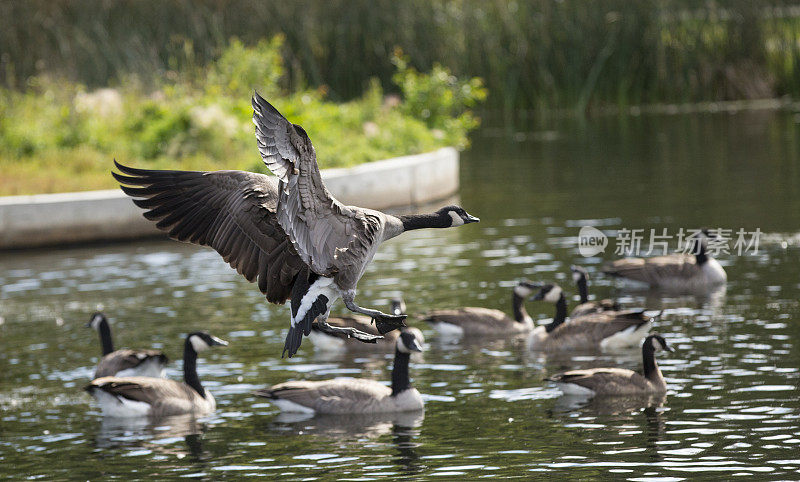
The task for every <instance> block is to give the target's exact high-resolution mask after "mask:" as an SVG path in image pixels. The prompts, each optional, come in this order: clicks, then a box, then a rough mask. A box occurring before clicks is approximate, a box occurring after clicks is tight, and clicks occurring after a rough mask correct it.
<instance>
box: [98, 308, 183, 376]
mask: <svg viewBox="0 0 800 482" xmlns="http://www.w3.org/2000/svg"><path fill="white" fill-rule="evenodd" d="M86 327H87V328H93V329H95V330H97V332H98V333H99V334H100V344H101V345H102V347H103V358H101V359H100V361H99V362H98V363H97V368H96V369H95V371H94V378H100V377H110V376H114V375H116V376H118V377H163V376H164V369H165V368H166V366H167V363H168V362H169V359H168V358H167V356H166V355H164V354H163V353H162V352H161V351H159V350H130V349H122V350H116V351H115V350H114V343H113V342H112V341H111V326H109V324H108V319H107V318H106V315H104V314H103V313H101V312H99V311H98V312H96V313H94V314H92V317H91V319H90V320H89V322H88V323H87V324H86Z"/></svg>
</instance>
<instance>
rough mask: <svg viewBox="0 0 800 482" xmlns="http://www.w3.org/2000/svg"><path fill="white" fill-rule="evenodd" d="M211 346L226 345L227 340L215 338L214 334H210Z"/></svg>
mask: <svg viewBox="0 0 800 482" xmlns="http://www.w3.org/2000/svg"><path fill="white" fill-rule="evenodd" d="M211 346H228V342H227V341H225V340H223V339H221V338H217V337H216V336H214V335H211Z"/></svg>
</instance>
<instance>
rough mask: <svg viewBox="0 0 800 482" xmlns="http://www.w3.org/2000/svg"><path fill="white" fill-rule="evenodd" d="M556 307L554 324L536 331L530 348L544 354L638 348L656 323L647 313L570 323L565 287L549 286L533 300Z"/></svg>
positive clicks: (605, 315)
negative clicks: (563, 288)
mask: <svg viewBox="0 0 800 482" xmlns="http://www.w3.org/2000/svg"><path fill="white" fill-rule="evenodd" d="M533 299H534V300H544V301H546V302H548V303H552V304H554V305H555V306H556V314H555V316H554V317H553V321H552V322H550V323H548V324H547V325H540V326H537V327H536V328H534V329H533V331H532V332H531V334H530V337H529V339H528V341H529V348H531V349H533V350H540V351H551V352H552V351H564V350H597V349H601V350H608V349H618V348H623V347H627V346H634V345H636V344H638V343H640V342H641V341H642V338H644V337H645V336H646V335H647V332H648V331H650V327H651V326H652V323H653V319H654V318H655V317H649V316H647V315H646V314H645V311H644V310H625V311H610V312H605V313H592V314H588V315H584V316H581V317H579V318H575V319H570V320H569V322H566V321H567V300H566V298H565V297H564V293H563V291H562V290H561V287H560V286H558V285H555V284H546V285H544V286H543V287H542V289H541V290H539V292H538V293H536V295H534V297H533Z"/></svg>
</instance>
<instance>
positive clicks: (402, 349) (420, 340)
mask: <svg viewBox="0 0 800 482" xmlns="http://www.w3.org/2000/svg"><path fill="white" fill-rule="evenodd" d="M424 342H425V338H424V337H423V336H422V332H421V331H419V330H418V329H416V328H404V329H403V330H402V332H401V333H400V336H399V337H398V338H397V342H396V344H395V347H396V348H395V355H394V367H393V368H392V385H391V387H387V386H386V385H384V384H382V383H380V382H377V381H375V380H367V379H363V378H334V379H332V380H322V381H294V382H285V383H280V384H278V385H275V386H273V387H271V388H266V389H263V390H259V391H257V392H255V394H256V395H258V396H260V397H266V398H269V399H270V401H271V403H273V404H274V405H276V406H277V407H278V408H279V409H281V410H282V411H284V412H302V413H330V414H346V413H385V412H407V411H411V410H421V409H422V408H423V407H424V402H423V401H422V397H421V396H420V394H419V392H418V391H417V389H416V388H413V387H412V386H411V380H410V379H409V377H408V361H409V358H410V356H411V355H410V354H411V352H412V351H422V349H423V348H422V347H423V344H424Z"/></svg>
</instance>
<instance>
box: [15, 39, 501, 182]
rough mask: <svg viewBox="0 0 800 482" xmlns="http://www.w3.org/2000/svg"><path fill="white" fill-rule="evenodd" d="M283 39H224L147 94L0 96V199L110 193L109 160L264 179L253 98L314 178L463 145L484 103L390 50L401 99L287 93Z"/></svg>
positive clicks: (70, 91) (39, 86)
mask: <svg viewBox="0 0 800 482" xmlns="http://www.w3.org/2000/svg"><path fill="white" fill-rule="evenodd" d="M282 46H283V38H282V37H281V36H275V37H273V38H272V39H271V40H268V41H267V40H262V41H260V42H258V43H256V44H255V45H253V46H246V45H244V44H243V43H242V42H241V41H239V40H238V39H232V41H231V42H230V44H229V46H228V47H227V48H226V49H225V50H224V51H223V52H222V53H221V55H220V57H219V58H218V59H216V60H215V61H213V62H211V63H209V64H207V65H204V66H194V67H187V68H185V69H184V70H180V71H171V72H170V73H168V75H166V76H165V78H164V79H162V80H160V81H159V82H158V83H157V84H156V85H150V84H146V83H143V82H141V79H138V78H136V77H134V76H131V77H129V78H128V79H126V80H125V81H123V82H120V83H119V84H118V85H116V86H114V87H102V88H99V89H94V90H90V89H88V88H87V87H86V86H84V85H82V84H79V83H75V82H72V81H70V80H67V79H64V78H56V77H53V76H51V75H41V76H38V77H35V78H32V79H30V80H29V82H28V87H27V88H26V89H25V90H24V91H16V90H12V89H0V195H19V194H43V193H53V192H72V191H88V190H96V189H110V188H114V187H116V183H115V182H114V180H113V178H112V177H111V176H110V175H109V170H110V169H111V166H112V163H111V160H112V159H113V158H117V159H120V160H122V161H124V162H126V163H128V164H133V165H136V166H140V167H145V168H158V169H185V170H218V169H241V170H248V171H254V172H268V171H267V169H266V166H264V164H263V162H262V161H261V158H260V157H259V156H258V151H257V150H256V146H255V144H256V142H255V138H254V136H253V129H254V128H253V124H252V120H251V119H252V107H251V106H250V99H251V97H252V93H253V90H252V89H253V88H254V87H255V89H256V90H258V91H259V93H261V95H263V96H265V97H266V98H267V99H269V100H270V101H271V102H273V103H274V104H275V106H276V107H277V108H278V109H279V110H280V111H281V112H283V113H284V115H286V116H287V117H288V118H289V119H290V120H292V121H294V122H295V123H297V124H300V125H303V126H304V127H305V128H306V129H308V132H309V134H310V136H311V138H312V140H313V142H314V146H315V148H316V150H317V155H318V159H319V163H320V167H321V168H323V169H324V168H330V167H348V166H353V165H356V164H360V163H363V162H369V161H377V160H381V159H388V158H392V157H398V156H404V155H409V154H418V153H422V152H428V151H433V150H436V149H438V148H440V147H446V146H454V147H458V148H464V147H466V145H467V143H468V138H467V133H468V132H469V131H470V130H472V129H474V128H475V127H477V125H478V123H479V120H478V118H477V117H475V116H474V115H473V114H472V112H471V108H472V107H474V106H475V105H476V104H478V103H479V102H481V101H482V100H483V99H484V98H485V97H486V89H485V88H484V87H483V85H482V82H481V80H480V79H478V78H472V79H467V80H460V79H457V78H456V77H454V76H453V75H452V74H451V73H450V72H449V71H448V70H447V69H445V68H443V67H441V66H438V65H436V66H434V67H433V69H432V70H431V72H429V73H421V72H417V71H416V70H415V69H413V68H411V67H409V66H408V63H407V58H406V57H405V56H404V55H403V53H402V52H400V51H397V52H395V53H394V54H393V56H392V61H393V63H394V65H395V66H396V70H395V73H394V76H393V80H394V82H395V83H396V85H397V87H398V89H399V95H398V94H389V95H384V92H383V89H382V88H381V86H380V83H379V82H377V81H373V82H370V84H369V86H368V88H367V89H366V91H365V92H364V93H363V94H362V95H361V96H360V97H358V98H355V99H352V100H349V101H347V102H341V103H336V102H332V101H330V100H328V98H327V96H326V89H325V88H324V87H318V88H314V89H311V88H307V89H299V90H293V91H287V90H286V89H285V88H284V87H282V85H281V81H282V79H283V77H284V75H285V69H284V64H283V57H282V56H281V54H280V51H281V48H282Z"/></svg>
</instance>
